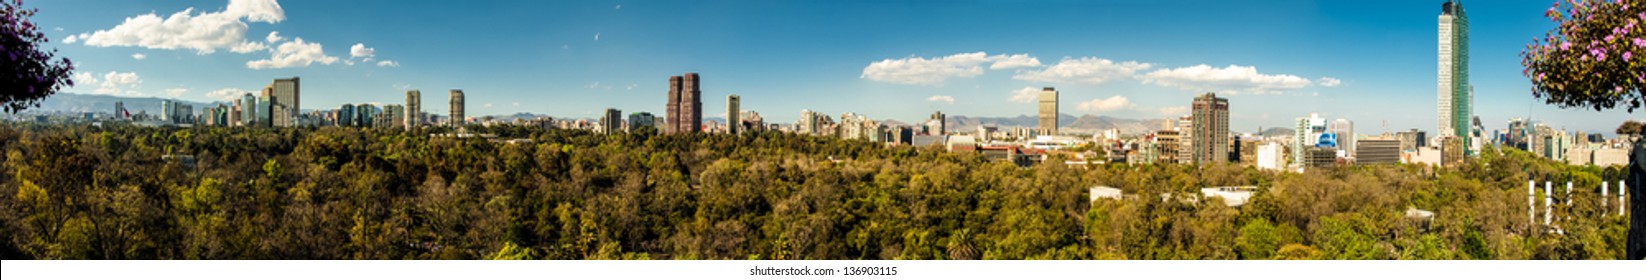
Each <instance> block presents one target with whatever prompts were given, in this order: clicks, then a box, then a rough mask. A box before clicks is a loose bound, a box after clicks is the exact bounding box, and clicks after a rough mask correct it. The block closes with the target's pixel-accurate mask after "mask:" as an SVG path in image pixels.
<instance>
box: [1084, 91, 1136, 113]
mask: <svg viewBox="0 0 1646 280" xmlns="http://www.w3.org/2000/svg"><path fill="white" fill-rule="evenodd" d="M1135 106H1136V105H1135V104H1132V102H1131V101H1130V100H1126V97H1125V96H1119V95H1116V96H1112V97H1109V98H1097V99H1092V100H1088V101H1086V102H1080V106H1079V108H1080V110H1081V111H1088V112H1109V111H1114V110H1120V109H1127V108H1132V107H1135Z"/></svg>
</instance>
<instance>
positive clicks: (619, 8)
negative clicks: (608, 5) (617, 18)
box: [613, 4, 623, 10]
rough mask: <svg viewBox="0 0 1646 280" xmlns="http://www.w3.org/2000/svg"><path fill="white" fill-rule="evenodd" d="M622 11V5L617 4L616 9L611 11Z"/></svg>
mask: <svg viewBox="0 0 1646 280" xmlns="http://www.w3.org/2000/svg"><path fill="white" fill-rule="evenodd" d="M622 9H623V4H617V8H615V9H613V10H622Z"/></svg>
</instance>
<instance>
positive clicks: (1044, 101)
mask: <svg viewBox="0 0 1646 280" xmlns="http://www.w3.org/2000/svg"><path fill="white" fill-rule="evenodd" d="M1040 135H1057V89H1054V88H1051V87H1046V88H1044V89H1041V90H1040Z"/></svg>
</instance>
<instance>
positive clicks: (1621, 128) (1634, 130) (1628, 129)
mask: <svg viewBox="0 0 1646 280" xmlns="http://www.w3.org/2000/svg"><path fill="white" fill-rule="evenodd" d="M1642 131H1643V129H1642V125H1641V124H1640V122H1637V121H1632V120H1631V121H1625V122H1623V124H1622V125H1618V126H1617V136H1628V135H1640V134H1641V132H1642Z"/></svg>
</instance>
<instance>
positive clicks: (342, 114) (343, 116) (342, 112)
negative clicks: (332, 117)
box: [336, 103, 359, 126]
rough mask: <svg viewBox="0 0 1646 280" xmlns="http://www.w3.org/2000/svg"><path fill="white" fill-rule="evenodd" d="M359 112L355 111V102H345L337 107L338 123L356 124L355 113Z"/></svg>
mask: <svg viewBox="0 0 1646 280" xmlns="http://www.w3.org/2000/svg"><path fill="white" fill-rule="evenodd" d="M357 114H359V113H358V112H355V111H354V104H348V103H343V106H341V107H339V108H337V123H336V125H337V126H355V124H356V123H355V115H357Z"/></svg>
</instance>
